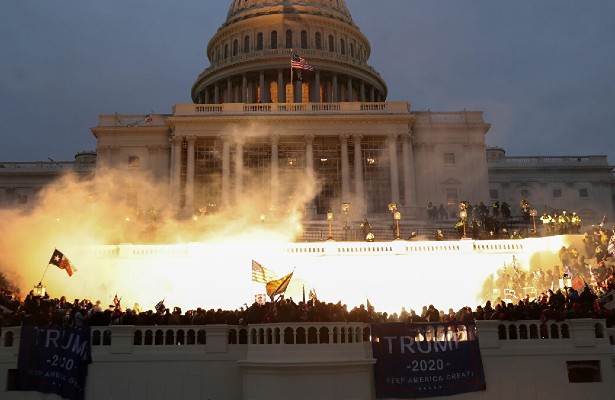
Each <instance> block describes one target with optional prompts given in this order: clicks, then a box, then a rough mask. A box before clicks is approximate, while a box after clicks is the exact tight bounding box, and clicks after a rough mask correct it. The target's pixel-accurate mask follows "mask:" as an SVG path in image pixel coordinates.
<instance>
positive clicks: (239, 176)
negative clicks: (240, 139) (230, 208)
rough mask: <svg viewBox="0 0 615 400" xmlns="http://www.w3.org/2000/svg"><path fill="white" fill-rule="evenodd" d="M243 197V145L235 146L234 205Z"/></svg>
mask: <svg viewBox="0 0 615 400" xmlns="http://www.w3.org/2000/svg"><path fill="white" fill-rule="evenodd" d="M242 196H243V143H236V144H235V205H237V204H239V203H240V202H241V198H242Z"/></svg>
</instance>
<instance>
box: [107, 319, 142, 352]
mask: <svg viewBox="0 0 615 400" xmlns="http://www.w3.org/2000/svg"><path fill="white" fill-rule="evenodd" d="M101 328H102V329H100V331H101V340H102V337H103V336H104V335H103V334H104V331H105V330H107V329H108V330H109V331H111V346H110V347H109V353H111V354H130V353H132V346H133V343H134V331H135V327H134V325H110V326H108V327H101Z"/></svg>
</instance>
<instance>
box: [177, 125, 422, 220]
mask: <svg viewBox="0 0 615 400" xmlns="http://www.w3.org/2000/svg"><path fill="white" fill-rule="evenodd" d="M314 137H315V136H314V135H312V134H309V135H306V136H305V159H306V163H305V170H306V171H305V172H306V176H307V178H308V179H312V178H314V177H315V172H314V146H313V143H314ZM351 137H352V143H353V146H354V154H355V155H361V154H362V148H361V140H362V138H363V135H361V134H353V135H348V134H341V135H340V154H341V164H342V165H341V174H342V176H341V178H342V188H341V189H342V201H343V202H348V201H350V198H351V197H352V195H353V194H354V195H355V196H361V197H363V196H364V195H365V193H364V182H363V157H361V156H355V157H354V182H355V188H354V193H353V192H351V188H350V164H349V156H348V139H350V138H351ZM387 139H388V140H387V147H388V156H389V163H390V176H391V201H394V202H397V203H399V202H400V179H399V161H398V155H397V143H398V140H399V135H397V134H391V135H389V136H388V138H387ZM196 140H197V137H196V136H174V137H173V138H172V140H171V143H172V152H171V153H172V154H171V165H172V168H171V170H172V174H171V187H170V189H171V193H172V194H173V195H174V198H173V200H174V202H175V204H177V205H179V204H180V203H179V201H180V198H181V167H182V165H181V160H182V159H181V150H182V146H183V145H184V142H185V143H186V146H187V150H188V154H187V160H186V162H187V165H186V175H187V176H186V188H185V195H186V202H185V205H184V208H185V209H186V210H187V211H189V212H192V211H193V210H194V209H195V204H194V172H195V144H196ZM401 140H402V152H401V155H402V167H403V168H402V171H403V181H402V184H403V191H404V194H405V205H407V206H410V205H414V204H416V184H415V175H414V158H413V149H412V141H411V137H410V135H409V134H404V135H402V136H401ZM270 141H271V154H272V155H277V154H278V147H279V141H280V135H271V136H270ZM235 146H236V149H235V159H234V162H235V171H242V169H243V144H241V143H236V144H235ZM230 148H231V137H230V136H222V181H221V185H222V188H221V201H222V204H223V205H228V204H230V203H231V193H230V187H231V186H230V183H231V176H230V171H231V168H230V167H231V157H230ZM270 168H271V187H270V193H271V202H272V204H278V203H279V195H280V181H279V160H278V157H277V156H276V157H272V159H271V164H270ZM234 179H235V193H234V198H235V199H238V198H240V197H241V196H242V194H243V174H241V173H239V172H237V173H236V174H235V176H234Z"/></svg>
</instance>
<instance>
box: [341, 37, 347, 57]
mask: <svg viewBox="0 0 615 400" xmlns="http://www.w3.org/2000/svg"><path fill="white" fill-rule="evenodd" d="M340 54H341V55H344V54H346V42H345V41H344V39H340Z"/></svg>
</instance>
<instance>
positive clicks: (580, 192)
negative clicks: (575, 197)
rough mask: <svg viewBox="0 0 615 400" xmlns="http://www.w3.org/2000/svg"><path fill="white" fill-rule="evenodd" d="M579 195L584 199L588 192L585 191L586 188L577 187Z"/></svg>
mask: <svg viewBox="0 0 615 400" xmlns="http://www.w3.org/2000/svg"><path fill="white" fill-rule="evenodd" d="M579 197H581V198H582V199H586V198H588V197H589V192H588V191H587V189H585V188H583V189H579Z"/></svg>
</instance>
